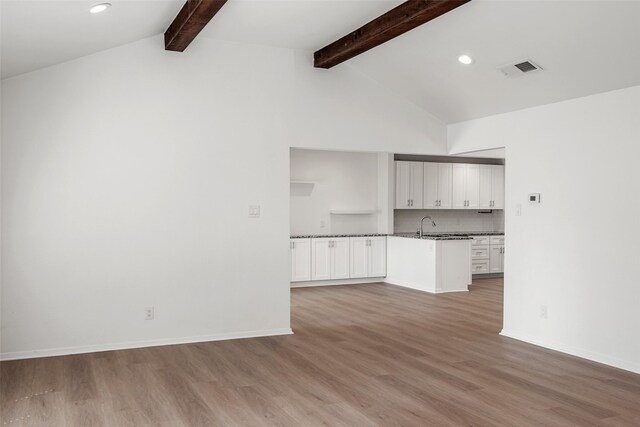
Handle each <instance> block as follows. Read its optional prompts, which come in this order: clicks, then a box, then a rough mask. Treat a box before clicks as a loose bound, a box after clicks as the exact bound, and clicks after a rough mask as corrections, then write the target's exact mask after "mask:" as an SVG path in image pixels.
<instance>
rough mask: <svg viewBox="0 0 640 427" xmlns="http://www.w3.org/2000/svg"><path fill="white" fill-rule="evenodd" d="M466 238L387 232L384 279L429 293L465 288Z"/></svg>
mask: <svg viewBox="0 0 640 427" xmlns="http://www.w3.org/2000/svg"><path fill="white" fill-rule="evenodd" d="M470 242H471V241H470V240H431V239H417V238H411V237H399V236H389V237H387V278H386V279H385V282H387V283H390V284H392V285H398V286H404V287H407V288H411V289H417V290H420V291H426V292H431V293H444V292H464V291H467V290H468V285H469V284H471V271H470V268H469V258H470V255H471V253H470V252H471V243H470Z"/></svg>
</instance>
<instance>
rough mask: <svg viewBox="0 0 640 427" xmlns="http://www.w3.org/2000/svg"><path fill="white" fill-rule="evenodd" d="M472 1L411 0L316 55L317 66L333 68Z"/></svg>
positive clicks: (314, 58)
mask: <svg viewBox="0 0 640 427" xmlns="http://www.w3.org/2000/svg"><path fill="white" fill-rule="evenodd" d="M470 1H471V0H408V1H406V2H404V3H402V4H401V5H399V6H398V7H396V8H394V9H391V10H390V11H389V12H387V13H385V14H384V15H381V16H379V17H377V18H376V19H374V20H373V21H371V22H369V23H368V24H365V25H363V26H362V27H360V28H358V29H357V30H355V31H353V32H352V33H350V34H347V35H346V36H344V37H342V38H340V39H338V40H336V41H335V42H333V43H331V44H329V45H327V46H325V47H323V48H322V49H320V50H318V51H317V52H315V53H314V54H313V60H314V61H313V62H314V64H313V65H314V67H316V68H331V67H333V66H335V65H338V64H340V63H342V62H344V61H346V60H348V59H351V58H353V57H354V56H357V55H360V54H361V53H363V52H366V51H368V50H369V49H372V48H374V47H376V46H379V45H381V44H383V43H385V42H387V41H389V40H391V39H393V38H395V37H398V36H399V35H401V34H404V33H406V32H407V31H410V30H413V29H414V28H416V27H418V26H420V25H422V24H424V23H425V22H429V21H431V20H432V19H435V18H437V17H438V16H441V15H444V14H445V13H447V12H449V11H451V10H453V9H455V8H457V7H459V6H462V5H463V4H465V3H468V2H470Z"/></svg>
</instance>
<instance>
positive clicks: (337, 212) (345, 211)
mask: <svg viewBox="0 0 640 427" xmlns="http://www.w3.org/2000/svg"><path fill="white" fill-rule="evenodd" d="M377 212H378V211H377V210H375V209H331V210H330V211H329V213H330V214H331V215H373V214H375V213H377Z"/></svg>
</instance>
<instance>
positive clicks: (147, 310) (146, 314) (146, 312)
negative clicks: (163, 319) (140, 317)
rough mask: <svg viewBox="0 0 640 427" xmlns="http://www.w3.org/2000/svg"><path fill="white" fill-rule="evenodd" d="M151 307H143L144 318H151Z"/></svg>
mask: <svg viewBox="0 0 640 427" xmlns="http://www.w3.org/2000/svg"><path fill="white" fill-rule="evenodd" d="M153 311H154V310H153V307H147V308H145V309H144V320H153Z"/></svg>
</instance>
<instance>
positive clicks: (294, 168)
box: [290, 148, 378, 235]
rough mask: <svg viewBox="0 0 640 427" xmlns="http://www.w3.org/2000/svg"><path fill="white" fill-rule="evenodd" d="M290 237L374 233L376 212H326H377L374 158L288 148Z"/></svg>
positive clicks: (376, 228) (376, 175)
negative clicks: (367, 212)
mask: <svg viewBox="0 0 640 427" xmlns="http://www.w3.org/2000/svg"><path fill="white" fill-rule="evenodd" d="M290 170H291V178H292V179H300V180H306V181H313V182H314V184H313V185H306V184H305V185H291V211H290V212H291V214H290V221H291V234H292V235H310V234H341V233H345V234H349V233H354V234H355V233H377V232H378V213H375V214H370V215H332V214H330V212H329V211H330V210H332V209H339V210H349V209H352V210H353V209H356V210H365V209H370V210H375V211H378V155H377V154H375V153H352V152H345V151H320V150H303V149H295V148H294V149H291V163H290Z"/></svg>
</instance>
